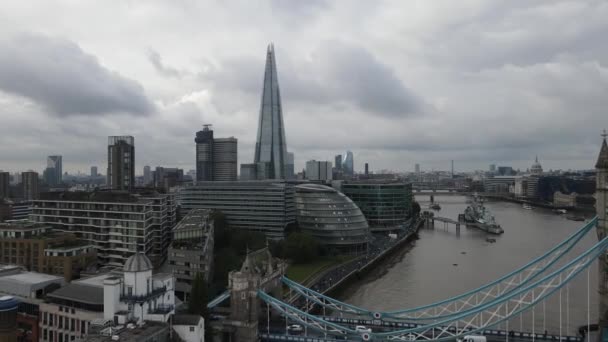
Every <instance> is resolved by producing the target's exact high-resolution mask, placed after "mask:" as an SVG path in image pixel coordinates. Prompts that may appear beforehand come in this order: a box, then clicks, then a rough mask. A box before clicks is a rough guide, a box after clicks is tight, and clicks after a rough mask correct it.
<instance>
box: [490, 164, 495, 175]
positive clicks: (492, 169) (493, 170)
mask: <svg viewBox="0 0 608 342" xmlns="http://www.w3.org/2000/svg"><path fill="white" fill-rule="evenodd" d="M489 171H490V172H492V173H494V172H496V164H490V169H489Z"/></svg>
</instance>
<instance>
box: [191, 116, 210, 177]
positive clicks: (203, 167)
mask: <svg viewBox="0 0 608 342" xmlns="http://www.w3.org/2000/svg"><path fill="white" fill-rule="evenodd" d="M210 126H211V125H204V128H203V130H202V131H198V132H196V137H195V138H194V142H195V143H196V180H197V181H212V180H213V130H211V129H209V127H210Z"/></svg>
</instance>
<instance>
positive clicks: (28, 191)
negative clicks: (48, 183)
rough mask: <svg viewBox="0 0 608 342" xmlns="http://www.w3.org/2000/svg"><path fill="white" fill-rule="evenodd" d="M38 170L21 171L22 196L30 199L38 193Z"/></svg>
mask: <svg viewBox="0 0 608 342" xmlns="http://www.w3.org/2000/svg"><path fill="white" fill-rule="evenodd" d="M38 183H39V181H38V172H34V171H26V172H22V173H21V185H22V187H23V198H24V199H26V200H28V201H31V200H34V199H37V198H38V196H39V195H40V190H39V189H38Z"/></svg>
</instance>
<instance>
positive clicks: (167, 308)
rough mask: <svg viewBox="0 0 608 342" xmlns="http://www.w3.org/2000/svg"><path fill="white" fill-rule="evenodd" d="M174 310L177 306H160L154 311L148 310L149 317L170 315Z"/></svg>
mask: <svg viewBox="0 0 608 342" xmlns="http://www.w3.org/2000/svg"><path fill="white" fill-rule="evenodd" d="M173 309H175V306H173V305H158V306H157V307H156V308H154V309H148V314H149V315H166V314H168V313H170V312H171V311H173Z"/></svg>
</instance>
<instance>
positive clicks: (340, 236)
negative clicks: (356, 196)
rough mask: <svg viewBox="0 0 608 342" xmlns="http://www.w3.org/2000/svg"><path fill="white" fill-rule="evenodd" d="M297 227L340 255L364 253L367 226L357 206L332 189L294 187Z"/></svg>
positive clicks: (316, 185) (317, 186) (312, 185)
mask: <svg viewBox="0 0 608 342" xmlns="http://www.w3.org/2000/svg"><path fill="white" fill-rule="evenodd" d="M295 202H296V210H297V211H296V217H297V221H298V227H299V228H300V229H301V230H302V231H304V232H308V233H310V234H311V235H313V236H314V237H316V238H317V239H318V240H319V242H320V243H321V244H323V245H325V246H327V247H329V248H331V249H334V250H336V251H338V252H341V253H354V254H357V253H361V252H364V251H366V250H367V243H368V241H369V236H370V234H369V227H368V224H367V221H366V220H365V216H364V215H363V213H362V212H361V210H360V209H359V207H357V205H356V204H355V203H354V202H353V201H352V200H350V199H349V198H348V197H346V196H345V195H344V194H342V193H341V192H339V191H337V190H336V189H334V188H330V187H328V186H324V185H320V184H300V185H297V186H296V197H295Z"/></svg>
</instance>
